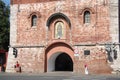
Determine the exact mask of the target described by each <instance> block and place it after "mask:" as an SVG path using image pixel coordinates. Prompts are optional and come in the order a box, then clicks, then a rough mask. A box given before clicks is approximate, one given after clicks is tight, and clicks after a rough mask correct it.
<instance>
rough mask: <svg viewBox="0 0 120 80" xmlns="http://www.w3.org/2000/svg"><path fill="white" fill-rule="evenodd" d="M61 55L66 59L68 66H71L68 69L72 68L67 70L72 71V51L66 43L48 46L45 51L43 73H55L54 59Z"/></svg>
mask: <svg viewBox="0 0 120 80" xmlns="http://www.w3.org/2000/svg"><path fill="white" fill-rule="evenodd" d="M62 54H63V55H65V57H66V58H68V59H67V61H69V62H70V65H71V66H70V67H72V68H69V70H68V71H72V70H73V66H74V64H73V63H74V59H73V55H74V51H73V49H72V47H71V46H70V45H68V44H67V43H63V42H55V43H53V44H51V45H49V46H48V47H47V48H46V50H45V72H51V71H56V70H55V67H56V66H55V62H56V59H57V58H59V57H60V55H62ZM63 59H65V58H63ZM67 66H68V65H67ZM58 71H59V70H58ZM66 71H67V70H66Z"/></svg>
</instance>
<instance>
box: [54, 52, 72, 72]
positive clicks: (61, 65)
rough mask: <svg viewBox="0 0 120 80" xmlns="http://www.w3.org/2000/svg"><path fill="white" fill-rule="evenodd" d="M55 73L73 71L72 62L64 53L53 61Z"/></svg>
mask: <svg viewBox="0 0 120 80" xmlns="http://www.w3.org/2000/svg"><path fill="white" fill-rule="evenodd" d="M55 71H73V61H72V59H71V58H70V56H69V55H67V54H66V53H61V54H60V55H58V57H57V58H56V60H55Z"/></svg>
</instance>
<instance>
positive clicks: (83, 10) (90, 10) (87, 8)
mask: <svg viewBox="0 0 120 80" xmlns="http://www.w3.org/2000/svg"><path fill="white" fill-rule="evenodd" d="M85 11H89V12H90V13H92V14H95V10H94V9H93V8H89V7H86V8H83V9H82V10H80V15H82V14H83V13H84V12H85Z"/></svg>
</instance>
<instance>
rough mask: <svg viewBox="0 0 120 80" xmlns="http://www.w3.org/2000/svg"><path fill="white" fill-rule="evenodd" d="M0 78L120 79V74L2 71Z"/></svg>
mask: <svg viewBox="0 0 120 80" xmlns="http://www.w3.org/2000/svg"><path fill="white" fill-rule="evenodd" d="M0 80H120V75H112V74H111V75H106V74H105V75H84V74H74V73H43V74H41V73H0Z"/></svg>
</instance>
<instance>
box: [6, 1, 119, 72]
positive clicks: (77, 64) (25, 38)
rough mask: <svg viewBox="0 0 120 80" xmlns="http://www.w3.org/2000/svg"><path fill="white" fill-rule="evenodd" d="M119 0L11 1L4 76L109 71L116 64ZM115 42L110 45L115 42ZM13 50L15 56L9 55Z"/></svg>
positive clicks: (117, 59)
mask: <svg viewBox="0 0 120 80" xmlns="http://www.w3.org/2000/svg"><path fill="white" fill-rule="evenodd" d="M117 12H118V0H116V1H113V0H11V17H10V23H11V25H10V26H11V27H10V46H9V55H8V61H7V69H6V71H7V72H14V64H15V62H16V61H18V62H19V63H20V65H21V68H22V72H39V73H44V72H53V71H71V72H74V73H83V74H84V68H85V67H84V65H87V67H88V70H89V73H91V74H95V73H111V72H112V71H113V70H114V68H115V67H116V66H115V64H111V63H114V62H115V61H116V62H117V61H119V55H118V54H117V53H116V52H118V51H119V47H118V42H119V37H118V36H119V31H118V21H117V20H118V19H117V18H118V13H117ZM113 43H114V44H113ZM14 49H15V50H16V52H15V53H16V54H15V55H13V53H14Z"/></svg>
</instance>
